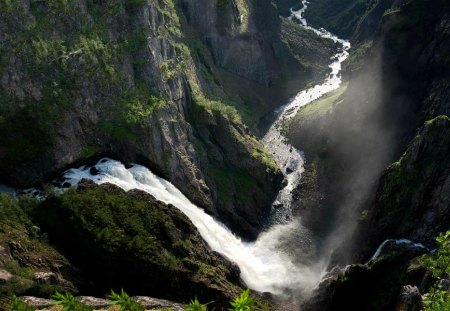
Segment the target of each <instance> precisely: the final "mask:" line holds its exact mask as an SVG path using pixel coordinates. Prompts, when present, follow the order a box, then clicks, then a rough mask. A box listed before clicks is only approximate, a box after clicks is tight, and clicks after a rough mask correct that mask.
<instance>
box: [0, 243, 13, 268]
mask: <svg viewBox="0 0 450 311" xmlns="http://www.w3.org/2000/svg"><path fill="white" fill-rule="evenodd" d="M11 259H12V257H11V253H10V251H9V248H8V247H4V246H0V265H4V264H6V263H7V262H9V261H10V260H11Z"/></svg>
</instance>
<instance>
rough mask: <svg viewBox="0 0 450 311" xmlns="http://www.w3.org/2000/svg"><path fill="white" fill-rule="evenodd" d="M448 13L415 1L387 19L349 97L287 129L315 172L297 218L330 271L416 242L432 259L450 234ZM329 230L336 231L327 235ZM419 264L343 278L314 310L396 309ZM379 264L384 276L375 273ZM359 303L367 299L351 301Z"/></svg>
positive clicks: (444, 7) (324, 289) (403, 262)
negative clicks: (389, 242) (440, 237)
mask: <svg viewBox="0 0 450 311" xmlns="http://www.w3.org/2000/svg"><path fill="white" fill-rule="evenodd" d="M397 4H399V2H397ZM449 10H450V7H449V4H448V3H447V2H446V1H433V2H429V1H422V0H413V1H409V2H407V3H400V4H399V6H398V7H397V8H396V9H394V10H390V11H388V12H386V14H384V16H383V18H382V20H381V22H380V27H379V29H378V32H377V33H376V35H375V37H374V41H373V44H368V45H366V46H365V47H364V51H362V50H356V51H355V52H356V53H361V55H358V56H355V57H354V59H355V60H358V62H359V64H358V65H357V66H354V68H355V69H357V70H354V72H352V74H351V77H350V81H349V84H348V87H347V90H346V91H345V92H343V93H342V94H340V95H339V94H335V96H334V98H333V95H332V96H330V97H329V98H328V100H327V99H326V98H325V99H323V100H321V101H318V102H316V103H313V104H312V106H311V107H305V108H304V109H302V110H300V111H299V114H298V116H297V118H296V119H295V120H294V121H293V122H292V123H291V124H290V125H288V127H287V132H288V133H290V134H289V135H290V136H289V137H290V139H291V141H292V142H293V143H294V144H296V146H299V147H300V148H305V151H306V156H307V159H308V161H309V162H310V164H308V166H307V169H306V173H305V174H304V175H305V176H306V177H307V179H305V181H304V183H303V184H302V188H300V189H298V190H297V191H298V192H297V193H298V194H299V195H300V196H301V197H304V196H305V195H308V194H312V195H313V196H312V197H313V198H316V200H304V201H303V202H299V203H298V205H297V208H298V209H299V210H300V213H301V214H302V215H303V213H305V215H306V217H305V219H304V220H303V221H304V222H305V224H306V225H307V226H308V227H312V228H313V229H314V230H316V231H319V233H320V234H322V236H323V237H325V241H327V242H326V243H325V245H326V247H329V248H331V249H333V248H334V249H335V251H334V253H332V254H331V264H330V267H331V266H333V265H336V264H338V265H342V266H344V265H346V264H348V263H351V262H355V261H356V262H367V260H368V259H369V258H370V256H371V255H372V254H373V253H374V251H375V250H376V249H377V247H378V246H379V245H380V243H381V242H383V241H385V240H386V239H400V238H410V239H412V240H414V241H419V242H422V243H424V244H425V245H426V246H428V247H430V249H432V248H433V247H434V238H435V237H436V235H437V234H438V233H439V232H441V231H444V230H447V229H448V226H449V223H448V220H447V216H446V213H447V210H448V206H449V203H450V200H449V196H448V178H449V176H448V159H449V156H448V155H449V150H448V145H449V141H448V139H449V137H450V136H449V132H448V126H449V120H448V115H449V111H448V109H449V108H448V107H449V106H448V104H449V101H448V96H449V91H448V87H447V85H448V83H446V82H445V81H448V78H449V77H448V74H449V72H450V71H449V69H450V68H449V67H448V61H447V58H448V55H449V44H450V37H449V31H448V29H449V26H448V25H449V13H450V11H449ZM356 63H357V62H355V64H356ZM312 132H314V133H316V134H317V135H316V136H315V137H313V138H311V137H310V136H308V133H312ZM305 138H306V139H305ZM390 163H393V164H391V165H389V164H390ZM386 168H387V169H386ZM318 215H319V216H320V217H319V216H318ZM330 219H331V221H330ZM317 223H320V225H317ZM324 225H325V226H328V227H329V228H332V229H331V231H329V232H328V235H327V232H324V231H323V230H324ZM343 237H344V238H343ZM342 241H344V243H342ZM341 243H342V244H341ZM337 245H340V247H337V248H336V246H337ZM329 248H327V251H330V249H329ZM395 252H396V250H395V249H394V250H393V249H389V250H387V251H386V253H385V256H387V257H388V258H389V257H391V258H394V257H395V256H396V255H395ZM392 256H394V257H392ZM415 256H417V254H412V255H411V256H407V257H405V258H402V257H399V258H397V259H398V261H397V259H396V260H395V261H396V262H389V260H383V259H380V262H379V263H371V264H369V265H365V266H364V267H362V270H361V269H359V268H358V267H357V266H355V267H352V268H350V270H347V269H346V270H345V271H344V272H342V273H341V274H339V273H337V274H336V275H335V276H334V277H335V278H333V281H330V280H326V281H325V282H324V283H323V284H322V286H321V288H320V290H319V291H316V292H315V294H314V295H313V298H312V300H311V305H310V307H311V308H312V309H314V308H317V307H318V306H322V305H323V304H326V303H327V302H326V301H327V299H329V298H330V297H331V299H332V302H330V304H328V307H327V308H328V309H329V310H338V309H340V308H339V307H341V308H342V307H345V308H347V309H359V310H390V309H394V308H395V306H396V297H397V296H398V295H399V294H400V293H401V290H402V286H405V285H408V284H410V283H409V282H411V281H410V280H407V279H406V278H405V277H406V273H407V269H408V265H409V260H410V259H411V258H413V257H415ZM382 262H384V263H382ZM377 264H379V265H381V266H382V265H386V266H385V269H386V270H385V271H384V272H378V273H377V272H376V271H377V269H378V268H377V267H376V265H377ZM352 269H353V271H351V270H352ZM360 270H361V271H360ZM355 271H356V272H355ZM364 271H366V272H364ZM388 271H396V272H395V273H398V274H397V275H396V277H395V279H392V280H389V279H384V280H383V278H384V277H385V276H386V277H387V274H389V273H391V272H388ZM353 273H356V274H353ZM377 274H378V276H377ZM338 275H339V276H338ZM361 275H365V276H364V277H361ZM364 278H368V279H370V280H371V281H369V282H367V279H364ZM419 279H420V280H421V277H419ZM420 280H419V281H418V282H419V283H418V284H413V285H417V286H418V285H420ZM416 281H417V280H416ZM416 283H417V282H416ZM327 295H328V297H327ZM352 295H356V296H357V297H366V298H365V299H364V301H361V300H357V301H356V302H355V301H350V300H348V299H347V298H348V297H350V296H352ZM376 297H387V298H386V299H388V300H389V305H385V304H384V303H387V302H388V301H384V302H383V301H381V300H379V299H378V298H376ZM336 306H338V307H336ZM321 310H326V308H325V307H324V308H321Z"/></svg>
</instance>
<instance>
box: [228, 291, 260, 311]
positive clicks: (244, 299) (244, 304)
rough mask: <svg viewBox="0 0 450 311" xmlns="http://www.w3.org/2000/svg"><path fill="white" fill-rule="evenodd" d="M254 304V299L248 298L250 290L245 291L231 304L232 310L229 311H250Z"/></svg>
mask: <svg viewBox="0 0 450 311" xmlns="http://www.w3.org/2000/svg"><path fill="white" fill-rule="evenodd" d="M254 304H255V299H253V298H252V297H251V296H250V290H248V289H247V290H245V291H244V292H243V293H242V294H241V295H240V296H239V297H236V299H234V301H232V302H231V306H232V308H231V309H229V311H251V310H252V306H253V305H254Z"/></svg>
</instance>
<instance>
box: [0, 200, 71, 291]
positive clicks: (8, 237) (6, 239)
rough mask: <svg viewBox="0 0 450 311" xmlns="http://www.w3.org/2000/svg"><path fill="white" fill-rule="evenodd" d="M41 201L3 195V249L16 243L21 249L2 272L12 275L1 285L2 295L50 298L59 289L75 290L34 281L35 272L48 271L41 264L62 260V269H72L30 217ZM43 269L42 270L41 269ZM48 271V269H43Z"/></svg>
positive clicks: (0, 202) (0, 236)
mask: <svg viewBox="0 0 450 311" xmlns="http://www.w3.org/2000/svg"><path fill="white" fill-rule="evenodd" d="M37 204H38V202H37V201H36V200H35V199H33V198H30V197H28V196H22V197H20V198H19V200H16V199H15V198H13V197H11V196H10V195H8V194H5V193H0V246H2V247H7V245H8V244H9V243H10V242H11V241H13V242H14V243H15V245H18V247H19V249H18V251H17V252H15V253H13V254H12V255H13V256H12V258H10V259H9V260H7V261H6V262H5V263H4V265H3V266H2V269H4V270H6V271H8V272H9V273H11V274H12V278H11V279H10V280H9V281H8V282H7V283H4V284H0V296H1V295H7V294H17V295H41V296H48V295H50V294H51V293H53V292H54V291H55V290H66V291H67V290H71V291H73V288H70V287H64V286H60V285H47V284H39V283H37V282H35V281H34V280H33V277H34V273H35V272H41V271H48V270H49V267H46V268H44V267H43V266H42V264H39V262H37V258H41V260H43V262H45V260H48V261H49V262H56V261H58V262H59V263H60V264H61V267H64V268H66V267H67V266H68V263H67V261H66V260H65V258H63V257H62V256H61V255H60V254H58V252H57V251H56V250H55V249H53V248H52V247H51V246H50V245H48V242H47V241H46V237H45V235H42V234H40V233H39V229H38V228H37V227H35V226H34V223H33V222H32V221H31V219H30V218H29V216H28V214H27V211H30V210H32V209H33V208H35V206H36V205H37ZM38 269H39V270H38ZM43 269H44V270H43Z"/></svg>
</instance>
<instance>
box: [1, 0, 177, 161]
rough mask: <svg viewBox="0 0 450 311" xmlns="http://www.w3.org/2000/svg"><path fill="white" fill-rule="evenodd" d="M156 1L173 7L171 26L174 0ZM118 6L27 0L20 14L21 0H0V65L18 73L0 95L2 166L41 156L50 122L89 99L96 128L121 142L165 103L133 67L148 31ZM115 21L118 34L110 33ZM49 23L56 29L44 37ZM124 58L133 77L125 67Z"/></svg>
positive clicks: (171, 25) (51, 134)
mask: <svg viewBox="0 0 450 311" xmlns="http://www.w3.org/2000/svg"><path fill="white" fill-rule="evenodd" d="M146 3H147V2H146V1H127V2H126V5H125V9H126V10H128V11H129V13H130V14H137V11H136V10H135V9H133V8H136V6H139V5H143V4H146ZM158 3H159V5H158V8H159V9H160V10H161V11H163V12H165V13H167V12H171V13H170V14H169V13H167V15H168V16H169V17H170V18H169V19H168V20H167V23H166V25H165V26H166V27H167V29H166V30H167V32H169V31H172V32H173V31H175V30H174V29H176V27H178V28H179V20H178V19H177V16H176V14H175V15H174V14H173V6H174V4H173V1H170V0H161V1H158ZM121 5H122V4H121V3H120V2H119V1H109V2H108V3H107V4H95V2H94V3H92V2H88V6H87V14H82V12H84V10H81V9H80V8H79V4H78V3H77V2H76V1H71V0H57V1H50V2H42V1H31V3H30V14H31V15H25V14H24V11H28V10H24V9H23V8H21V6H22V4H20V1H2V2H1V4H0V6H1V11H2V12H6V13H5V14H3V15H2V18H4V19H5V23H6V25H7V28H8V29H7V31H6V34H5V35H6V40H5V43H4V44H2V46H1V47H0V68H1V69H2V72H3V71H5V72H7V71H9V72H16V73H17V74H16V76H17V77H20V81H17V84H18V87H6V88H5V89H4V90H3V92H2V96H1V99H0V130H2V132H4V133H7V134H5V135H4V138H3V139H2V140H0V150H2V152H1V153H2V162H3V163H5V165H10V166H15V165H16V164H17V163H21V164H23V163H27V162H30V161H32V160H34V158H35V155H40V156H42V157H45V155H46V152H47V151H48V150H50V149H51V148H52V145H53V143H54V141H55V134H56V132H55V127H58V125H59V124H60V123H62V122H64V119H65V117H66V116H67V114H70V113H73V110H74V109H77V108H76V107H78V106H80V105H81V104H82V106H89V105H94V106H95V108H93V109H95V110H96V111H99V112H100V113H99V116H101V120H100V122H98V125H99V128H100V130H101V131H102V132H104V133H106V134H108V135H111V136H112V137H113V138H116V139H119V140H127V139H130V138H131V137H132V136H133V134H132V132H133V124H137V123H141V122H145V121H146V120H148V117H149V116H150V115H151V114H152V113H154V112H155V111H157V110H158V109H160V108H161V107H163V106H164V105H165V104H166V102H165V100H164V99H163V98H162V95H161V94H156V93H155V92H154V91H153V90H152V89H151V88H150V87H149V85H148V83H144V82H143V81H144V79H143V78H142V75H143V74H142V70H140V69H139V68H140V67H138V66H139V65H142V64H147V63H148V59H146V58H145V57H143V55H145V54H143V53H141V51H142V50H143V49H145V42H147V36H148V34H147V32H148V31H149V29H147V28H146V26H144V25H137V24H131V23H130V22H129V20H128V19H126V18H125V17H126V16H124V15H123V14H121V13H120V12H121V11H120V7H121ZM168 8H172V10H170V9H168ZM135 11H136V12H135ZM18 16H19V17H18ZM112 21H114V23H115V24H114V25H111V23H112ZM116 26H118V27H117V28H118V29H120V32H119V33H117V34H116V35H115V36H114V37H112V36H111V29H113V28H115V27H116ZM5 27H6V26H5ZM55 29H59V30H61V31H60V32H58V35H51V36H49V33H52V34H54V33H55ZM165 35H168V34H165ZM130 58H131V60H132V61H133V65H134V66H135V67H136V68H134V70H135V72H134V77H132V76H131V77H130V76H129V74H130V73H129V72H127V69H126V68H127V66H128V60H129V59H130ZM14 59H15V61H12V60H14ZM133 79H134V81H133ZM8 83H9V82H8ZM94 93H95V94H94ZM86 103H89V104H86ZM83 109H85V108H83ZM130 116H131V117H130ZM108 124H116V125H117V127H118V129H111V126H108Z"/></svg>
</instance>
